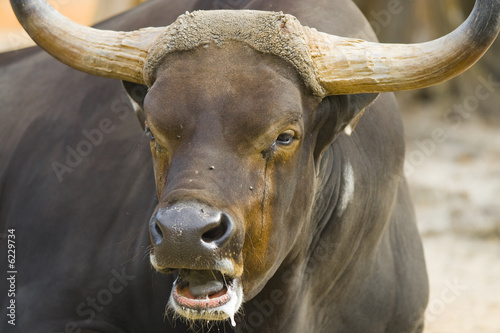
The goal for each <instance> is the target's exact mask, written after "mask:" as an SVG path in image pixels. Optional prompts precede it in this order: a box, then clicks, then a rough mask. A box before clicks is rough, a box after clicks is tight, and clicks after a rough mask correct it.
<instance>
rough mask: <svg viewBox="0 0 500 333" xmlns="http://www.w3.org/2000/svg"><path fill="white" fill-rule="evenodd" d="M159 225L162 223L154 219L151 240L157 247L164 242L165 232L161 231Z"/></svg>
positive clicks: (151, 225) (151, 227) (151, 226)
mask: <svg viewBox="0 0 500 333" xmlns="http://www.w3.org/2000/svg"><path fill="white" fill-rule="evenodd" d="M159 223H160V222H159V221H158V220H157V219H155V218H154V219H153V220H152V221H151V224H150V234H151V239H152V241H153V243H154V244H156V245H159V244H160V243H161V242H162V240H163V231H162V230H161V227H160V226H159Z"/></svg>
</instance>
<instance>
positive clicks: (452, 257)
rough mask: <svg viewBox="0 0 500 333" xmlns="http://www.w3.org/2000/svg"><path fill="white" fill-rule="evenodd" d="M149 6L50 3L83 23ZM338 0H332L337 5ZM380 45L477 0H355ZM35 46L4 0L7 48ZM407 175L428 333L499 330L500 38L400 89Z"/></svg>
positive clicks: (2, 30)
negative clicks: (423, 263)
mask: <svg viewBox="0 0 500 333" xmlns="http://www.w3.org/2000/svg"><path fill="white" fill-rule="evenodd" d="M143 1H144V0H142V1H141V0H49V1H48V2H49V3H51V4H52V5H53V6H54V7H55V8H56V9H58V10H59V11H60V12H62V13H63V14H64V15H66V16H67V17H69V18H71V19H73V20H75V21H77V22H79V23H81V24H85V25H91V24H94V23H96V22H99V21H102V20H104V19H106V18H109V17H111V16H113V15H115V14H117V13H120V12H122V11H125V10H127V9H129V8H132V7H133V6H136V5H137V4H139V3H140V2H143ZM332 1H333V0H332ZM354 1H355V2H356V3H357V4H358V6H359V7H360V8H361V10H362V11H363V12H364V14H365V16H366V17H367V19H368V21H369V22H370V23H371V25H372V27H373V28H374V30H375V32H376V33H377V35H378V36H379V39H380V41H382V42H391V43H415V42H421V41H427V40H431V39H435V38H437V37H440V36H442V35H444V34H446V33H448V32H450V31H452V30H453V29H454V28H456V27H457V26H458V25H459V24H460V23H462V22H463V21H464V20H465V19H466V18H467V16H468V14H469V13H470V10H471V8H472V7H473V4H474V1H473V0H440V1H435V0H418V1H413V0H354ZM29 45H32V42H31V40H30V39H29V37H28V36H27V35H26V34H25V33H24V31H23V30H22V29H21V28H20V26H19V25H18V23H17V20H16V19H15V17H14V15H13V14H12V11H11V9H10V5H9V1H8V0H0V52H5V51H9V50H14V49H18V48H22V47H26V46H29ZM397 98H398V101H399V103H400V107H401V111H402V115H403V121H404V123H405V128H406V140H407V158H406V170H405V171H406V175H407V178H408V182H409V184H410V189H411V192H412V196H413V200H414V203H415V208H416V213H417V218H418V221H419V228H420V231H421V234H422V237H423V241H424V246H425V252H426V258H427V265H428V271H429V278H430V284H431V296H430V302H429V307H428V310H427V325H426V332H429V333H452V332H453V333H465V332H481V333H499V332H500V315H499V314H500V134H499V129H500V110H499V109H500V40H497V41H496V42H495V43H494V44H493V46H492V48H491V49H490V50H489V51H488V53H487V54H486V55H485V56H484V57H483V59H482V60H481V61H480V62H479V63H478V64H476V65H475V66H474V67H473V68H472V69H470V70H469V71H467V72H466V73H464V74H462V75H461V76H459V77H457V78H455V79H453V80H451V81H449V82H447V83H444V84H441V85H438V86H436V87H432V88H427V89H422V90H418V91H414V92H402V93H397Z"/></svg>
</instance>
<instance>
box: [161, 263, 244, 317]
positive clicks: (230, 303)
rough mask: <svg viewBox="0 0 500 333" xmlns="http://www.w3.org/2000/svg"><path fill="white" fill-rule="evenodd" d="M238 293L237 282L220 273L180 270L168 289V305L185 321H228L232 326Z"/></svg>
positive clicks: (236, 308)
mask: <svg viewBox="0 0 500 333" xmlns="http://www.w3.org/2000/svg"><path fill="white" fill-rule="evenodd" d="M242 294H243V292H242V288H241V285H240V283H239V280H238V279H235V278H231V277H229V276H226V275H224V274H222V273H221V272H220V271H216V270H189V269H181V270H180V271H179V276H178V277H177V280H175V282H174V285H173V287H172V294H171V297H170V306H171V307H172V308H173V309H174V310H175V311H176V312H177V313H179V314H181V315H182V316H184V317H186V318H188V319H204V320H225V319H230V320H231V324H232V325H233V326H236V322H235V320H234V315H235V313H236V312H237V311H238V308H239V307H240V305H241V302H242Z"/></svg>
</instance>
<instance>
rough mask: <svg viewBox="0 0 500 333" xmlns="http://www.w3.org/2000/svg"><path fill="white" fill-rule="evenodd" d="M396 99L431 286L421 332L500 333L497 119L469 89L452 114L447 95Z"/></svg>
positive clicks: (499, 136) (499, 144) (499, 148)
mask: <svg viewBox="0 0 500 333" xmlns="http://www.w3.org/2000/svg"><path fill="white" fill-rule="evenodd" d="M471 96H473V95H471ZM400 100H401V103H400V104H401V105H402V106H403V108H404V109H405V111H404V113H403V118H404V122H405V128H406V138H407V160H406V174H407V177H408V182H409V185H410V188H411V192H412V196H413V200H414V203H415V209H416V213H417V219H418V221H419V228H420V231H421V233H422V236H423V241H424V247H425V254H426V260H427V267H428V273H429V280H430V287H431V295H430V302H429V307H428V310H427V320H426V321H427V322H426V330H425V332H427V333H452V332H453V333H465V332H467V333H471V332H474V333H475V332H478V333H499V332H500V204H499V203H500V134H499V128H500V125H499V124H496V123H494V124H491V123H490V124H488V123H486V122H485V121H484V120H482V117H481V116H479V113H478V112H476V111H477V109H475V108H474V105H475V104H474V98H473V97H470V98H469V99H467V97H466V98H465V99H464V100H463V103H469V106H470V107H469V108H468V110H469V111H468V112H462V114H458V115H455V117H452V119H453V120H446V119H444V117H443V115H444V114H446V113H447V112H449V110H450V109H453V105H451V104H449V103H446V102H445V103H444V104H443V103H442V104H441V106H440V107H436V106H435V105H425V104H416V105H413V106H411V107H408V106H407V105H408V103H406V102H407V100H406V97H405V95H404V94H403V95H402V97H401V96H400ZM458 103H459V104H460V103H462V101H458ZM410 105H411V103H410ZM464 105H466V104H464Z"/></svg>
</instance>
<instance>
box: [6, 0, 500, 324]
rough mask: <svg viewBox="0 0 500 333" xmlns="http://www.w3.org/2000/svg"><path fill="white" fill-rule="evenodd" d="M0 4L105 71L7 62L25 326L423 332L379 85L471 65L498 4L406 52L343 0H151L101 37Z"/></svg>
mask: <svg viewBox="0 0 500 333" xmlns="http://www.w3.org/2000/svg"><path fill="white" fill-rule="evenodd" d="M11 4H12V7H13V9H14V11H15V13H16V15H17V17H18V19H19V20H20V22H21V23H22V25H23V26H24V28H25V29H26V31H27V32H28V33H29V34H30V35H31V37H32V38H33V39H34V40H35V41H36V42H37V44H38V45H39V46H40V47H42V48H43V49H44V50H45V51H47V52H48V53H49V54H51V55H53V56H54V57H56V58H57V59H58V60H59V61H61V62H62V63H64V64H67V65H69V66H71V67H73V68H75V69H78V70H80V71H83V72H85V73H89V74H92V75H95V76H99V77H103V78H96V77H91V76H87V75H85V74H83V73H78V72H75V71H72V70H71V69H68V68H67V67H65V66H63V65H61V64H58V63H56V62H55V61H53V60H52V59H50V58H49V57H48V56H47V55H46V54H44V53H41V52H39V51H32V50H28V51H21V52H20V53H18V54H17V56H15V57H14V56H12V55H7V56H4V58H3V60H2V62H3V75H2V77H1V79H0V80H1V81H0V87H1V91H2V112H1V117H2V122H1V123H0V129H1V131H0V138H1V142H2V150H1V160H0V161H1V162H0V163H1V164H0V172H1V173H0V181H1V182H0V185H1V186H0V189H1V198H2V200H1V202H0V221H1V222H2V229H3V230H4V232H5V235H7V234H8V233H7V230H10V231H9V232H11V231H12V232H13V233H14V232H15V234H16V235H17V239H18V240H19V241H18V244H19V251H18V253H19V255H18V257H17V264H16V265H18V266H17V267H16V269H17V271H19V272H20V273H19V275H18V279H17V280H16V284H15V287H14V288H15V298H11V299H10V300H7V302H9V301H11V300H12V299H14V300H15V302H16V303H15V304H17V312H16V311H14V319H15V320H17V322H16V326H17V327H18V328H20V330H21V331H23V332H61V331H64V332H182V331H186V330H187V329H188V328H189V326H190V325H197V323H200V324H201V325H208V327H209V328H211V326H210V325H212V323H214V322H216V323H217V322H220V323H219V324H220V325H222V326H224V327H223V329H224V330H226V331H237V332H421V331H422V330H423V326H424V311H425V307H426V304H427V299H428V283H427V275H426V268H425V260H424V256H423V251H422V245H421V241H420V238H419V235H418V231H417V227H416V222H415V217H414V212H413V208H412V204H411V200H410V197H409V194H408V189H407V185H406V181H405V178H404V174H403V162H404V137H403V128H402V125H401V119H400V116H399V112H398V108H397V105H396V102H395V100H394V96H393V94H392V93H390V92H394V91H399V90H408V89H418V88H423V87H427V86H431V85H434V84H437V83H440V82H443V81H445V80H447V79H449V78H451V77H454V76H456V75H458V74H460V73H461V72H463V71H465V70H466V69H467V68H469V67H470V66H472V65H473V64H474V63H475V62H476V61H477V60H478V59H479V58H480V57H481V56H482V55H483V54H484V52H486V50H487V49H488V47H489V46H490V45H491V43H492V42H493V40H494V39H495V38H496V35H497V34H498V31H499V29H500V22H499V11H500V4H499V2H498V1H497V0H480V1H478V2H477V3H476V6H475V8H474V10H473V12H472V14H471V16H470V17H469V18H468V20H467V21H466V22H465V23H464V24H462V26H460V27H459V28H458V29H457V30H455V31H454V32H452V33H450V34H449V35H446V36H444V37H442V38H440V39H438V40H435V41H431V42H427V43H422V44H411V45H404V44H398V45H395V44H380V43H377V42H376V37H375V36H374V34H373V32H372V30H371V29H370V28H369V26H368V24H367V22H366V20H365V19H364V18H363V16H362V15H361V14H360V12H359V11H358V10H357V8H356V7H355V6H354V5H353V4H352V3H351V2H350V1H347V0H338V1H330V2H327V1H320V0H317V1H309V2H307V3H306V2H305V1H250V2H247V1H239V2H234V1H215V2H208V1H150V2H148V3H146V4H145V5H142V6H140V7H138V8H136V9H134V10H133V11H131V12H129V13H127V14H125V15H123V16H119V17H117V18H115V19H113V20H111V21H109V22H106V23H104V24H103V25H102V26H100V27H99V28H104V29H109V30H104V29H95V28H89V27H83V26H80V25H77V24H75V23H73V22H71V21H70V20H68V19H66V18H64V17H63V16H61V15H60V14H59V13H57V12H56V11H55V10H54V9H53V8H52V7H50V6H49V5H47V4H46V3H45V2H43V1H29V0H11ZM231 6H233V7H234V6H236V7H237V8H232V10H220V8H221V7H223V8H224V9H227V8H228V7H231ZM198 9H200V10H201V11H198ZM217 9H219V10H217ZM235 9H239V10H235ZM241 9H244V10H241ZM186 10H189V11H191V12H188V13H185V14H183V15H180V14H181V13H183V12H184V11H186ZM277 10H281V11H283V12H285V13H286V14H284V13H283V12H276V11H277ZM292 15H294V16H292ZM297 18H298V19H297ZM299 20H300V22H301V23H299ZM144 26H152V27H151V28H142V27H144ZM310 27H314V28H310ZM139 28H140V29H139ZM316 29H318V30H316ZM116 30H122V31H116ZM340 36H342V37H340ZM106 78H107V79H109V78H112V79H118V80H121V81H123V86H124V87H125V91H126V95H127V96H128V97H129V98H130V100H131V103H132V104H131V105H132V106H133V110H134V112H135V113H136V115H137V118H138V119H139V122H140V125H141V126H142V130H143V131H142V132H141V131H140V127H141V126H138V125H137V124H134V121H132V120H131V118H130V117H128V116H129V115H130V113H131V112H130V111H131V107H130V104H128V102H127V101H125V100H124V99H123V97H124V96H125V95H124V94H123V93H122V92H121V90H120V87H119V86H117V85H116V84H115V82H116V81H113V80H107V79H106ZM109 110H111V111H109ZM151 156H152V158H151ZM151 161H152V162H151ZM145 252H146V253H148V255H149V258H150V265H151V266H152V267H153V268H154V270H155V271H157V272H158V273H159V274H156V273H152V272H151V269H150V267H149V263H148V262H147V261H145V260H142V259H143V258H142V256H141V254H142V253H145ZM2 255H3V254H2ZM4 259H5V260H4ZM2 261H3V262H5V261H6V258H4V257H2ZM3 283H5V282H3ZM167 300H168V306H167V309H166V310H165V305H166V304H167ZM4 305H5V306H3V309H5V308H6V307H8V306H9V303H4ZM9 311H10V310H9ZM165 312H166V313H167V316H168V317H169V318H174V319H170V320H165V319H164V313H165ZM16 313H17V317H16ZM175 318H180V319H181V323H176V322H175ZM183 322H185V323H186V324H185V325H184V324H183ZM2 325H4V327H6V328H10V327H11V326H9V325H10V324H8V323H5V322H3V323H2Z"/></svg>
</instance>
